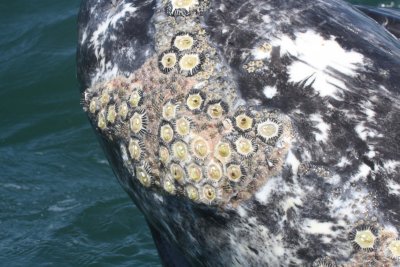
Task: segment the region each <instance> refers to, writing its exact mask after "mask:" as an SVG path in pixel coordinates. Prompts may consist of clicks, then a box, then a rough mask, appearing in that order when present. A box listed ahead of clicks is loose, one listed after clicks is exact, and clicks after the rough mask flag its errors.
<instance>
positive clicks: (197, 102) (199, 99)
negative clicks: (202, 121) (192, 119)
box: [186, 91, 204, 111]
mask: <svg viewBox="0 0 400 267" xmlns="http://www.w3.org/2000/svg"><path fill="white" fill-rule="evenodd" d="M203 103H204V95H203V94H202V93H201V92H200V91H192V92H190V93H189V95H188V97H187V99H186V106H187V108H188V109H189V110H191V111H199V110H200V109H201V108H202V107H203Z"/></svg>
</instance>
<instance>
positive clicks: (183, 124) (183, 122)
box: [175, 117, 190, 136]
mask: <svg viewBox="0 0 400 267" xmlns="http://www.w3.org/2000/svg"><path fill="white" fill-rule="evenodd" d="M175 129H176V132H177V133H178V134H179V135H181V136H186V135H188V134H189V133H190V121H189V120H188V119H187V118H185V117H182V118H180V119H178V120H176V122H175Z"/></svg>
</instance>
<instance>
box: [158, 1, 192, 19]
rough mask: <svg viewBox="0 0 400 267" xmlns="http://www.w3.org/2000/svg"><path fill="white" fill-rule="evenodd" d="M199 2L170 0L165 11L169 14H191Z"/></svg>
mask: <svg viewBox="0 0 400 267" xmlns="http://www.w3.org/2000/svg"><path fill="white" fill-rule="evenodd" d="M198 4H199V2H198V0H168V3H167V5H166V7H165V12H166V13H167V15H168V16H189V15H190V13H191V12H192V11H193V10H194V9H196V7H197V5H198Z"/></svg>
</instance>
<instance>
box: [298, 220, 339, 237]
mask: <svg viewBox="0 0 400 267" xmlns="http://www.w3.org/2000/svg"><path fill="white" fill-rule="evenodd" d="M303 224H304V230H305V231H306V232H307V233H309V234H312V235H333V234H334V232H333V231H332V227H333V226H334V224H333V223H331V222H320V221H317V220H313V219H306V220H304V223H303Z"/></svg>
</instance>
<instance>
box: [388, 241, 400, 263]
mask: <svg viewBox="0 0 400 267" xmlns="http://www.w3.org/2000/svg"><path fill="white" fill-rule="evenodd" d="M387 248H388V251H389V252H390V255H389V256H390V257H391V258H392V259H394V260H399V261H400V240H398V239H397V240H393V241H391V242H390V243H389V244H388V247H387Z"/></svg>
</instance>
